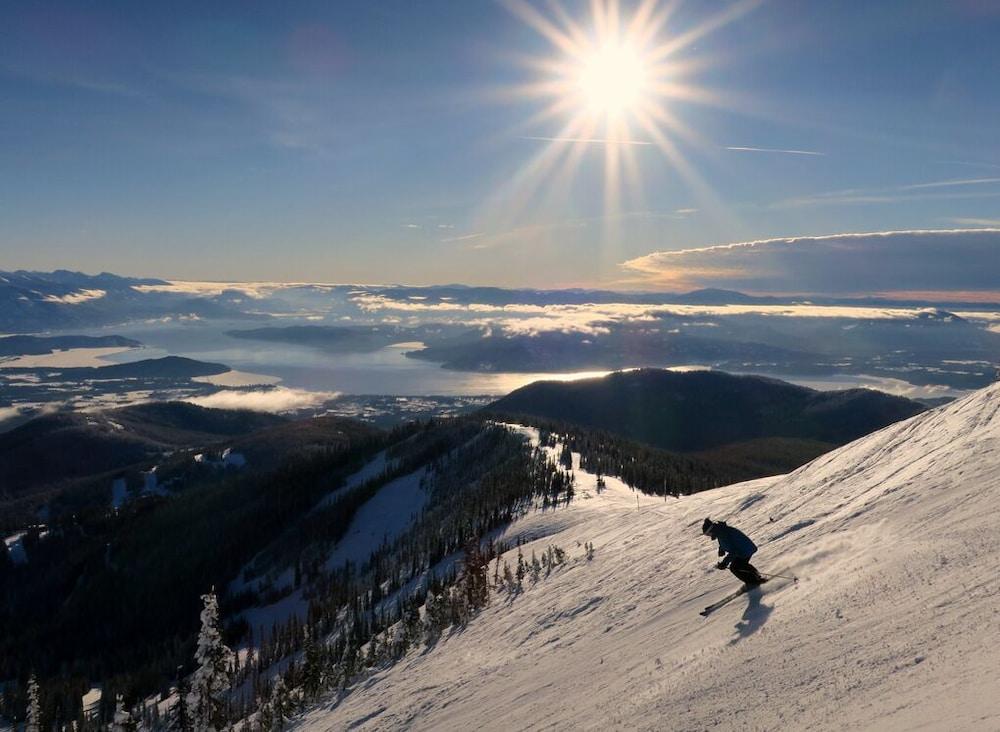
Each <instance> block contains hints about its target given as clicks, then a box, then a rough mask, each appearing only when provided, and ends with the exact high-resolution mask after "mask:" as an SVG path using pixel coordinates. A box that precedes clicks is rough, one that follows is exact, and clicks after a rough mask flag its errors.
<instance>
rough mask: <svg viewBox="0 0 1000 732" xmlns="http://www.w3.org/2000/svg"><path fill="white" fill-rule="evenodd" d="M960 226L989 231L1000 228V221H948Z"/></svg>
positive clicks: (959, 219)
mask: <svg viewBox="0 0 1000 732" xmlns="http://www.w3.org/2000/svg"><path fill="white" fill-rule="evenodd" d="M948 220H949V221H951V222H952V223H953V224H958V225H959V226H982V227H986V228H988V229H995V228H1000V219H962V218H958V219H948Z"/></svg>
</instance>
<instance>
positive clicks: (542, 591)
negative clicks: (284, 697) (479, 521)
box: [297, 384, 1000, 730]
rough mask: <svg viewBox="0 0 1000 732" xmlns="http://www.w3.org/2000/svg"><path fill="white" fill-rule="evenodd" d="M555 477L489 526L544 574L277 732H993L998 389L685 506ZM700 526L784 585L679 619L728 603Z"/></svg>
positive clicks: (999, 712) (998, 653) (582, 476)
mask: <svg viewBox="0 0 1000 732" xmlns="http://www.w3.org/2000/svg"><path fill="white" fill-rule="evenodd" d="M529 434H530V432H529ZM577 465H578V464H577ZM575 472H576V476H577V498H576V499H574V501H573V503H572V504H571V505H570V506H569V507H567V508H560V509H556V510H548V511H545V512H537V513H533V514H530V515H529V516H527V517H526V518H524V519H522V520H521V521H518V522H516V523H515V524H514V525H513V526H512V527H511V528H510V530H509V532H510V534H511V535H513V534H515V533H516V534H517V535H519V536H530V535H537V536H539V537H541V538H539V539H537V540H535V541H533V542H530V543H528V544H526V545H525V546H523V547H522V551H524V553H525V554H526V555H527V556H530V554H531V552H532V550H533V549H534V550H536V551H538V552H539V553H541V551H542V550H543V549H544V547H545V546H546V545H548V544H557V545H559V546H561V547H562V548H564V549H566V550H567V551H568V552H569V561H568V563H567V564H566V565H565V566H563V567H560V568H559V569H557V570H556V571H554V572H553V573H552V575H551V576H550V577H548V578H546V579H543V580H541V581H540V582H539V583H538V584H537V585H534V586H531V585H530V584H529V585H527V586H526V589H525V591H524V593H523V594H521V595H520V596H518V597H516V598H514V599H513V600H508V599H507V598H506V596H497V595H495V596H494V601H493V604H492V605H491V606H490V607H488V608H487V609H485V610H484V611H482V612H481V613H480V614H479V615H478V616H477V617H475V618H474V619H473V620H472V621H471V622H470V623H469V624H468V625H467V626H466V627H465V628H463V629H455V630H452V631H451V632H450V633H446V635H445V637H444V638H442V639H441V640H440V641H439V642H438V643H437V644H436V645H435V646H434V647H433V648H431V649H429V650H427V649H422V650H418V651H414V652H411V653H410V655H408V656H407V657H406V658H405V659H403V660H402V661H401V662H399V663H397V664H396V665H394V666H391V667H389V668H387V669H384V670H381V671H379V672H377V673H376V674H374V675H373V676H372V677H370V678H368V679H367V680H366V681H365V682H364V683H363V684H362V685H359V687H358V688H354V689H353V690H350V691H349V693H348V694H347V695H346V696H344V697H343V698H341V699H340V700H339V702H337V700H336V699H335V698H332V697H331V698H330V699H328V700H327V701H326V702H325V703H322V704H320V705H318V706H317V707H316V708H315V709H314V710H312V711H311V712H309V713H307V714H306V715H304V717H302V718H300V719H299V720H298V721H297V724H298V725H299V727H300V728H302V729H317V730H343V729H359V730H393V729H414V730H470V729H481V730H494V729H518V730H521V729H557V730H581V729H582V730H589V729H639V730H665V729H669V730H703V729H708V728H719V729H750V730H775V729H796V730H805V729H809V730H844V729H866V730H867V729H878V730H910V729H934V730H937V729H947V730H995V729H1000V693H998V691H1000V686H998V684H1000V682H998V678H1000V677H998V671H997V669H998V668H1000V580H998V577H1000V572H998V569H997V557H998V555H1000V384H997V385H993V386H991V387H989V388H987V389H984V390H982V391H979V392H975V393H973V394H971V395H970V396H968V397H966V398H964V399H962V400H961V401H957V402H954V403H952V404H950V405H947V406H945V407H941V408H938V409H936V410H933V411H930V412H926V413H924V414H921V415H919V416H917V417H914V418H912V419H910V420H907V421H905V422H901V423H898V424H895V425H892V426H890V427H887V428H886V429H883V430H881V431H880V432H877V433H875V434H872V435H869V436H868V437H865V438H862V439H861V440H858V441H856V442H854V443H852V444H850V445H847V446H845V447H843V448H840V449H839V450H836V451H834V452H831V453H828V454H826V455H824V456H823V457H821V458H819V459H817V460H815V461H814V462H812V463H810V464H809V465H806V466H804V467H802V468H800V469H799V470H797V471H795V472H794V473H791V474H789V475H787V476H781V477H778V478H771V479H764V480H759V481H753V482H751V483H743V484H738V485H733V486H728V487H726V488H721V489H717V490H713V491H709V492H706V493H701V494H698V495H695V496H691V497H686V498H681V499H673V498H668V499H666V500H665V501H664V499H662V498H654V497H649V496H640V497H639V499H638V502H637V500H636V494H635V493H632V492H631V491H629V489H628V488H627V487H625V486H623V485H621V484H620V482H618V481H615V480H613V479H611V478H607V479H606V480H607V483H608V489H607V490H605V491H603V492H602V493H601V494H598V493H597V491H596V487H595V478H594V476H592V475H589V474H587V473H585V472H583V471H581V470H579V469H577V470H576V471H575ZM706 516H711V517H712V518H713V519H717V520H718V519H724V520H726V521H728V522H730V523H731V524H733V525H735V526H737V527H739V528H740V529H742V530H744V531H745V532H747V533H748V534H749V535H750V536H751V537H752V538H753V539H754V540H755V541H756V542H757V544H758V545H759V546H760V551H759V552H758V554H757V555H756V556H755V557H754V564H755V565H757V566H758V567H759V568H760V569H761V570H762V571H764V572H772V573H779V574H791V573H795V574H797V575H798V576H799V578H800V581H799V582H798V584H793V583H791V582H790V581H787V580H781V579H776V580H772V581H771V582H770V583H768V584H767V585H765V586H763V587H762V588H759V589H757V590H754V591H751V592H750V593H748V594H747V595H744V596H742V597H739V598H737V599H736V600H735V601H733V602H732V603H730V604H729V605H727V606H726V607H724V608H722V609H721V610H719V611H717V612H715V613H714V614H712V615H710V616H709V617H708V618H702V617H700V616H699V615H698V612H699V611H700V610H701V609H702V608H703V607H705V606H706V605H708V604H709V603H711V602H713V601H715V600H717V599H720V598H721V597H723V596H724V595H726V594H727V593H729V592H730V591H731V590H733V589H735V588H736V587H738V583H737V581H736V580H735V579H734V578H733V576H732V575H731V574H730V573H729V572H720V571H716V570H715V568H714V566H713V565H714V563H715V561H716V559H717V556H716V544H715V543H714V542H712V541H710V540H709V539H707V538H704V537H703V536H702V535H701V531H700V527H701V522H702V520H703V519H704V518H705V517H706ZM585 542H593V543H594V545H595V549H596V554H595V556H594V558H593V560H592V561H589V562H588V561H587V560H586V558H585V556H584V551H583V548H582V546H580V545H582V544H583V543H585ZM512 554H515V553H512ZM507 558H508V559H511V556H510V555H508V557H507Z"/></svg>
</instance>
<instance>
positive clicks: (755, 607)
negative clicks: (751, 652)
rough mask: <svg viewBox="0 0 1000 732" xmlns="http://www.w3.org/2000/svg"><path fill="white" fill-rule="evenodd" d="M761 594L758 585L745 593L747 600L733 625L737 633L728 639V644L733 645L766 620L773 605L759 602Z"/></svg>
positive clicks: (758, 628)
mask: <svg viewBox="0 0 1000 732" xmlns="http://www.w3.org/2000/svg"><path fill="white" fill-rule="evenodd" d="M763 596H764V592H763V590H761V589H760V588H759V587H755V588H753V589H752V590H750V591H749V592H748V593H747V599H748V602H747V606H746V609H745V610H744V611H743V616H742V617H741V618H740V620H739V622H738V623H736V625H735V626H734V627H735V628H736V633H737V635H736V637H735V638H733V639H732V640H731V641H729V645H731V646H732V645H735V644H737V643H739V642H740V641H741V640H743V639H744V638H749V637H750V636H751V635H753V634H754V633H756V632H757V631H758V630H760V629H761V628H762V627H763V625H764V623H766V622H767V619H768V618H769V617H770V616H771V611H772V610H774V607H773V606H772V605H765V604H764V603H763V602H761V598H762V597H763Z"/></svg>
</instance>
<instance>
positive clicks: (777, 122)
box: [0, 0, 1000, 289]
mask: <svg viewBox="0 0 1000 732" xmlns="http://www.w3.org/2000/svg"><path fill="white" fill-rule="evenodd" d="M733 5H734V4H733V3H726V2H719V3H705V2H687V3H681V4H680V5H679V7H677V8H676V11H675V12H674V13H673V15H672V16H671V18H670V20H669V21H668V23H667V24H666V26H665V27H664V29H663V30H662V31H661V32H660V33H659V38H660V39H661V40H663V41H665V42H667V41H669V40H670V39H671V38H675V37H679V36H683V34H684V33H685V32H687V31H690V30H691V29H693V28H697V27H699V26H700V25H701V24H703V23H705V22H706V21H709V20H711V18H712V17H714V16H717V15H718V14H719V13H720V12H722V11H724V10H725V9H726V7H727V6H733ZM535 6H536V7H538V8H540V9H541V10H542V11H543V12H548V10H547V6H546V5H545V4H540V3H535ZM563 7H564V8H565V9H566V12H567V14H568V15H569V16H571V17H572V18H574V19H575V21H576V22H578V23H579V25H580V26H581V27H582V28H584V29H587V28H588V25H589V22H590V20H589V19H590V6H589V3H585V2H574V1H573V0H565V2H564V3H563ZM632 7H633V5H632V4H630V3H628V2H623V3H622V8H623V11H624V14H625V15H628V12H629V11H630V9H631V8H632ZM737 9H738V10H739V11H740V12H739V13H735V15H736V17H735V19H734V20H732V21H731V22H729V23H727V24H725V25H722V26H721V27H719V28H718V29H716V30H714V31H713V32H710V33H707V34H705V35H703V36H701V37H699V38H698V40H697V41H696V42H694V43H692V44H690V45H688V46H686V47H685V48H683V49H681V50H679V51H678V52H677V54H676V56H675V58H676V59H677V60H678V61H679V62H692V63H696V64H697V68H696V70H695V71H692V72H691V73H690V75H689V76H688V77H687V81H688V82H689V83H690V84H691V85H693V86H695V87H697V88H698V89H703V90H708V92H709V93H710V94H711V95H712V97H713V103H711V104H702V103H694V102H689V101H683V100H671V101H669V102H668V107H669V111H670V113H671V114H672V115H674V116H676V117H677V118H678V119H680V120H682V121H683V123H684V124H685V125H686V126H687V127H688V128H690V129H692V130H694V131H696V132H697V134H698V136H699V137H700V142H697V143H695V142H691V141H689V140H686V139H683V138H681V137H678V136H673V135H672V134H671V133H669V132H668V133H667V134H668V136H669V137H671V139H672V140H673V141H674V142H676V144H677V146H678V149H679V150H680V151H681V153H682V155H683V157H684V159H685V160H686V162H687V164H688V165H689V166H690V170H692V171H694V172H695V174H696V175H697V177H698V178H699V179H700V180H701V181H702V182H703V186H702V187H699V186H693V185H692V183H691V180H690V179H689V178H688V177H687V176H685V175H683V174H681V172H680V171H679V170H678V167H677V166H676V165H675V164H674V162H673V161H671V160H670V159H668V157H667V156H665V155H663V154H662V153H661V152H660V150H659V149H657V148H656V146H652V145H643V146H634V149H633V153H634V154H635V156H636V159H637V162H638V166H639V168H640V169H641V173H642V185H641V187H640V188H639V189H638V191H636V195H629V196H624V197H623V199H622V201H621V204H620V206H619V208H618V209H617V210H616V211H615V212H614V214H613V215H611V214H610V213H609V210H608V208H607V206H606V205H605V203H604V199H603V198H602V196H603V186H604V176H605V167H604V158H605V152H606V151H605V149H604V148H605V147H606V145H604V144H601V143H600V142H597V143H592V144H591V143H588V144H586V145H583V148H584V149H583V150H582V151H581V160H580V165H579V168H578V170H577V172H576V174H575V175H574V176H573V178H572V179H571V180H570V181H569V182H568V183H567V184H566V185H565V190H564V191H563V190H561V189H560V190H561V194H560V195H559V196H549V195H545V194H546V193H548V192H550V191H549V190H548V187H549V186H550V181H543V182H541V184H540V188H539V189H538V190H528V189H527V188H526V190H525V191H518V190H517V189H516V187H517V185H519V183H518V181H520V180H521V178H519V177H518V176H519V174H522V173H523V170H524V169H525V166H526V165H527V164H528V162H529V161H530V160H531V159H532V157H533V156H535V155H537V154H539V153H540V152H542V150H544V148H545V146H546V145H548V144H550V143H548V142H546V141H545V140H540V139H530V138H543V137H551V136H556V135H557V134H558V131H559V129H560V127H561V126H562V120H560V119H558V118H555V119H551V120H548V121H546V122H542V123H539V124H536V125H531V126H527V127H526V126H525V125H524V123H525V122H526V121H527V120H528V119H529V118H531V116H532V115H533V114H534V113H535V112H537V111H538V109H539V102H538V101H537V100H533V99H529V98H527V97H525V96H523V95H518V94H512V93H508V90H509V89H510V88H511V87H512V86H514V85H518V84H522V83H525V82H530V81H532V80H534V78H535V77H537V74H538V72H536V71H534V70H532V69H530V68H527V67H526V66H525V65H524V64H523V63H521V62H520V61H519V59H520V58H521V57H522V56H524V55H532V56H551V57H555V56H558V55H559V54H558V52H556V51H555V50H554V49H553V48H552V46H551V45H550V44H549V43H548V42H547V41H546V40H545V39H544V38H543V37H542V36H541V35H540V34H539V33H537V32H536V31H535V30H534V29H533V28H531V27H530V26H529V25H528V24H526V23H525V22H524V21H523V19H522V18H521V17H519V16H518V15H517V14H516V13H514V12H511V10H510V8H509V7H505V5H504V4H501V3H498V2H493V0H461V1H458V0H455V1H453V2H444V1H443V0H424V1H422V2H419V3H415V2H373V1H367V0H366V1H364V2H362V1H360V0H359V1H358V2H353V1H350V0H343V1H342V2H336V3H329V2H316V3H259V4H257V3H248V2H234V3H224V2H214V3H187V2H172V3H163V4H159V5H157V4H153V3H126V2H122V3H115V2H95V3H65V4H60V3H48V2H32V3H21V2H4V3H0V101H2V104H0V171H2V173H0V269H16V268H28V269H41V270H48V269H53V268H57V267H65V268H72V269H81V270H84V271H90V272H94V271H99V270H110V271H115V272H119V273H125V274H135V275H144V276H162V277H169V278H185V279H216V280H299V281H301V280H310V281H329V282H347V281H356V282H404V283H408V284H433V283H446V282H465V283H469V284H496V285H504V286H582V285H586V286H594V285H596V286H608V287H655V286H666V285H667V284H671V281H670V278H663V277H659V278H657V277H647V276H646V275H647V274H648V273H645V274H644V275H643V277H645V279H644V278H643V277H640V278H638V279H637V278H636V271H635V268H634V267H632V268H630V267H628V266H622V265H623V264H624V263H625V262H634V261H635V260H636V259H637V258H642V257H647V255H650V254H652V253H656V252H670V251H676V250H682V249H692V248H698V247H707V246H711V245H719V244H726V243H730V242H743V241H753V240H760V239H774V238H785V237H818V236H823V235H829V234H841V233H858V232H886V231H904V232H905V231H913V230H921V229H934V230H938V229H944V230H955V229H966V228H993V229H995V228H998V227H1000V140H998V135H997V130H998V129H1000V124H998V123H1000V93H998V90H1000V85H998V82H997V75H998V72H1000V44H997V42H996V39H997V38H998V37H1000V6H998V5H997V4H996V3H995V2H991V1H990V0H952V1H950V2H944V1H942V2H921V1H919V0H900V1H899V2H889V1H885V2H878V3H868V2H844V3H816V2H807V1H806V0H801V1H798V2H792V1H789V0H772V1H771V2H762V3H760V4H757V5H754V6H745V7H744V6H742V5H741V6H739V8H737ZM633 137H635V138H636V140H637V141H643V138H642V136H641V135H639V134H634V135H633ZM737 147H742V148H758V149H769V150H796V151H806V152H814V153H821V154H818V155H801V154H793V153H787V152H763V151H750V150H733V149H729V148H737ZM512 181H513V183H512ZM529 194H530V195H529ZM509 196H513V198H515V199H520V198H523V199H525V200H523V201H520V202H519V203H518V204H517V205H512V204H511V199H510V198H508V197H509ZM960 239H961V235H958V236H957V240H960ZM918 240H919V237H918V238H917V239H915V241H918ZM899 241H903V240H902V239H900V240H899ZM998 244H1000V242H998ZM984 251H985V252H986V253H985V254H983V252H984ZM993 251H1000V249H991V248H990V247H986V249H984V248H983V243H982V241H981V239H977V241H976V245H975V256H976V257H978V259H976V260H975V262H974V263H973V265H974V268H975V269H977V270H978V271H979V272H980V273H981V271H982V267H983V266H989V265H990V264H991V263H992V264H994V265H995V264H997V263H1000V256H996V257H994V256H993V254H992V253H993ZM919 253H920V245H919V244H915V245H914V248H913V252H909V251H908V250H906V249H905V248H904V249H902V250H901V254H900V256H917V257H919ZM935 256H936V257H940V252H936V254H935ZM984 256H985V257H987V261H985V262H984V261H983V259H982V258H983V257H984ZM645 261H652V260H649V259H647V260H645ZM880 261H882V260H880ZM934 261H938V260H934ZM769 262H770V264H769V266H771V265H772V264H773V262H772V261H771V260H770V259H769ZM853 266H855V265H852V267H853ZM928 266H933V263H929V265H928ZM691 281H692V282H694V280H691ZM920 282H921V285H920V287H921V288H922V289H933V288H932V287H931V288H928V287H927V278H926V277H921V278H920ZM697 284H711V282H702V281H699V282H697ZM815 286H816V285H815V283H811V287H814V288H815ZM963 286H968V287H970V288H978V287H980V286H981V277H980V278H979V279H975V278H973V279H970V280H969V282H968V283H966V285H963V283H962V282H961V281H958V282H957V284H956V283H955V282H952V281H951V280H949V283H947V287H949V288H950V287H958V288H962V287H963ZM773 287H774V288H775V289H782V287H783V288H784V289H795V287H794V283H785V284H784V285H783V286H779V285H778V284H774V285H773ZM844 287H846V285H838V288H839V289H844ZM912 287H913V283H910V282H907V281H900V282H898V283H892V282H890V283H889V289H912ZM942 287H944V285H942ZM838 288H832V289H838ZM820 289H822V288H820Z"/></svg>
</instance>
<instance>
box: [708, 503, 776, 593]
mask: <svg viewBox="0 0 1000 732" xmlns="http://www.w3.org/2000/svg"><path fill="white" fill-rule="evenodd" d="M701 533H703V534H704V535H705V536H708V537H711V538H712V539H715V540H717V541H718V542H719V556H720V557H723V559H722V561H721V562H719V563H718V564H716V565H715V568H716V569H728V570H729V571H730V572H732V573H733V574H734V575H736V578H737V579H739V580H741V581H743V582H745V583H746V585H747V587H756V586H757V585H759V584H761V583H762V582H764V578H763V577H761V576H760V573H759V572H758V571H757V568H756V567H754V566H753V565H752V564H750V557H752V556H753V554H754V552H756V551H757V545H756V544H754V543H753V542H752V541H751V540H750V537H749V536H747V535H746V534H744V533H743V532H742V531H740V530H739V529H736V528H733V527H732V526H728V525H726V522H725V521H712V519H708V518H707V519H705V522H704V523H703V524H702V525H701Z"/></svg>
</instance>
